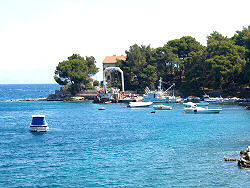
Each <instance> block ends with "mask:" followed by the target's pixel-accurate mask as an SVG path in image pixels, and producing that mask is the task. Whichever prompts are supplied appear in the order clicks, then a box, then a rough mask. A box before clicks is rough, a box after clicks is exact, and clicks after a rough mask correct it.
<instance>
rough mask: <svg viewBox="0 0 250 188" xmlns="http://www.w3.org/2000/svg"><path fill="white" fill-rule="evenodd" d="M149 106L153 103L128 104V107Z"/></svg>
mask: <svg viewBox="0 0 250 188" xmlns="http://www.w3.org/2000/svg"><path fill="white" fill-rule="evenodd" d="M151 104H153V102H130V103H129V104H128V107H131V108H133V107H148V106H150V105H151Z"/></svg>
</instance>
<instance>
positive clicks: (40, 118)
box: [30, 115, 49, 132]
mask: <svg viewBox="0 0 250 188" xmlns="http://www.w3.org/2000/svg"><path fill="white" fill-rule="evenodd" d="M48 130H49V126H48V123H47V122H46V120H45V115H33V116H32V122H31V123H30V131H31V132H46V131H48Z"/></svg>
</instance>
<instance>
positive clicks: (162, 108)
mask: <svg viewBox="0 0 250 188" xmlns="http://www.w3.org/2000/svg"><path fill="white" fill-rule="evenodd" d="M153 108H154V109H155V110H172V109H173V107H171V106H165V105H154V106H153Z"/></svg>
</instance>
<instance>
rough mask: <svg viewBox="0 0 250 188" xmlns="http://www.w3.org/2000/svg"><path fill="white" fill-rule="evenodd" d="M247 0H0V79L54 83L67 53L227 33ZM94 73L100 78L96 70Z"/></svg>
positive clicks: (248, 15)
mask: <svg viewBox="0 0 250 188" xmlns="http://www.w3.org/2000/svg"><path fill="white" fill-rule="evenodd" d="M249 7H250V0H237V1H236V0H0V54H1V59H0V84H4V83H55V82H54V79H53V76H54V71H55V68H56V66H57V64H58V63H59V62H60V61H63V60H66V58H67V57H69V56H71V55H72V54H73V53H78V54H80V55H81V56H94V57H95V58H96V61H97V66H98V67H99V68H101V66H102V61H103V59H104V57H105V56H111V55H125V50H128V49H129V46H131V45H133V44H135V43H137V44H144V45H149V44H150V45H151V47H153V48H156V47H160V46H163V45H164V44H165V43H166V42H167V41H169V40H173V39H177V38H180V37H182V36H192V37H194V38H196V40H198V41H199V42H200V43H202V44H203V45H206V37H207V35H209V34H211V33H212V32H213V31H218V32H219V33H221V34H223V35H224V36H228V37H232V36H233V34H234V33H235V31H237V30H242V28H243V26H245V27H247V26H248V25H250V11H249ZM94 78H95V79H98V80H101V79H102V72H100V73H99V74H97V75H96V76H95V77H94Z"/></svg>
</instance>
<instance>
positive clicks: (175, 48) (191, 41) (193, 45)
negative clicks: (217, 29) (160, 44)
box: [167, 36, 204, 82]
mask: <svg viewBox="0 0 250 188" xmlns="http://www.w3.org/2000/svg"><path fill="white" fill-rule="evenodd" d="M167 46H169V47H171V51H172V52H173V53H174V54H176V56H177V57H178V59H179V60H178V61H176V68H177V70H176V71H177V72H176V74H177V76H178V77H179V82H181V81H182V77H183V76H184V69H185V67H184V65H185V63H184V62H185V59H186V58H187V57H189V54H190V53H193V52H198V51H200V50H202V49H204V47H203V46H202V45H201V44H200V43H199V42H198V41H196V40H195V38H193V37H191V36H184V37H182V38H180V39H176V40H171V41H169V42H168V43H167Z"/></svg>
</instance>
